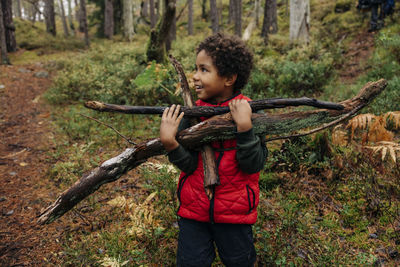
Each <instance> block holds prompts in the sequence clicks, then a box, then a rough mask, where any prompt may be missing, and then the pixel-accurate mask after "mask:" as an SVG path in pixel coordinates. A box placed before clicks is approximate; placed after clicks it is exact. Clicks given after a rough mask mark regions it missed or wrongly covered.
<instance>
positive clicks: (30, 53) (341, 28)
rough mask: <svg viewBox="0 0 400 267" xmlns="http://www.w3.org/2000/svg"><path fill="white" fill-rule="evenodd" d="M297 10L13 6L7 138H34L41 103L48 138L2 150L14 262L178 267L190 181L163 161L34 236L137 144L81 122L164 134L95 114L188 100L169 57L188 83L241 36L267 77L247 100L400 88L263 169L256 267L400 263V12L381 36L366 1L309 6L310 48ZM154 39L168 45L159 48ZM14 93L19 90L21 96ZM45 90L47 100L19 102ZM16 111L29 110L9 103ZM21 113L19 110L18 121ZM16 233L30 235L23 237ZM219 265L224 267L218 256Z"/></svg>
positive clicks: (254, 81)
mask: <svg viewBox="0 0 400 267" xmlns="http://www.w3.org/2000/svg"><path fill="white" fill-rule="evenodd" d="M292 2H298V3H300V4H301V3H308V2H307V1H279V0H278V1H274V0H271V1H268V0H267V1H265V3H262V2H261V1H250V0H249V1H234V0H231V1H228V0H219V1H215V0H214V1H205V0H199V1H190V0H188V1H183V0H178V1H176V2H174V1H167V0H165V1H159V0H158V1H153V0H148V1H137V0H123V1H122V0H114V1H113V0H105V1H100V0H90V1H88V2H87V3H86V1H85V0H80V1H76V0H75V1H65V0H57V1H50V0H46V1H37V0H29V1H28V0H20V1H12V2H11V1H8V0H1V3H2V6H3V7H4V6H7V5H8V7H10V5H9V4H10V3H12V6H11V8H12V11H13V12H12V13H13V14H14V15H12V16H11V17H12V24H10V23H9V21H8V22H7V20H6V17H7V14H6V15H5V16H3V17H4V19H3V22H4V25H3V29H6V30H8V33H10V34H11V33H14V38H15V41H14V42H12V41H10V40H12V37H7V36H6V39H5V40H4V41H5V42H6V43H5V46H7V52H8V53H7V54H5V53H4V52H5V49H2V62H3V63H5V64H7V63H11V64H12V65H3V66H0V71H1V72H0V96H1V100H2V106H4V107H5V108H4V109H3V110H2V111H1V114H0V115H1V123H2V125H1V127H0V129H1V133H2V134H4V136H5V137H7V138H11V137H10V136H11V135H13V136H16V138H18V135H19V134H21V131H14V130H12V129H18V128H13V127H19V125H18V124H19V123H21V124H22V119H21V118H20V117H21V116H22V117H23V116H25V115H26V114H25V113H24V112H25V111H24V110H23V107H26V108H29V107H30V106H32V105H35V107H36V106H37V107H38V110H39V111H36V112H38V118H40V124H39V125H36V126H38V129H40V131H41V133H42V134H41V135H43V136H45V137H46V139H45V141H41V140H40V138H38V139H37V140H33V141H31V144H24V146H22V145H21V143H17V144H19V146H16V145H12V144H11V143H7V142H8V141H7V140H8V139H7V138H4V139H3V140H5V141H4V144H2V145H4V146H3V147H2V150H1V153H0V167H1V168H2V169H1V170H2V173H3V174H4V175H3V176H2V178H1V179H2V180H1V183H2V185H3V186H2V187H1V188H2V189H1V194H0V201H1V202H3V203H4V206H3V207H2V228H1V229H5V230H3V231H2V232H0V237H1V240H2V243H3V245H0V251H1V256H0V264H1V265H5V266H8V265H13V264H18V263H21V262H22V263H24V264H25V263H26V264H27V265H30V264H32V265H42V264H46V262H47V264H61V265H67V266H69V265H70V266H87V265H90V266H91V265H94V266H149V265H150V266H152V265H161V266H173V265H174V263H175V256H176V254H175V253H176V244H177V234H178V227H177V216H176V210H177V207H178V201H177V197H176V184H177V178H178V170H177V169H176V168H175V167H174V166H172V165H170V164H169V163H168V161H167V159H166V158H165V157H163V156H160V157H155V158H152V159H150V160H149V161H148V162H147V163H145V164H143V165H141V166H140V167H138V168H136V169H134V170H132V171H131V172H129V173H128V174H127V175H125V176H123V177H122V178H121V179H120V180H118V181H116V182H115V183H111V184H108V185H105V186H103V187H102V188H100V189H99V191H97V192H96V193H94V194H92V195H91V196H90V197H88V198H87V199H86V200H84V201H83V202H82V203H80V204H79V205H78V206H77V207H76V208H75V209H74V210H73V211H71V212H69V213H67V214H66V215H64V216H63V217H62V218H61V219H59V220H58V221H57V222H55V223H54V224H53V225H51V226H40V227H39V226H33V225H34V224H35V216H36V215H38V214H39V213H40V209H41V208H44V207H46V206H47V205H48V204H49V203H51V202H52V201H54V200H55V198H56V197H57V195H58V194H59V193H61V192H62V191H63V190H65V189H66V188H68V187H69V186H71V185H72V184H73V183H74V182H75V181H76V180H78V179H79V178H80V177H81V176H82V174H83V173H85V172H87V171H89V170H91V169H92V168H94V167H96V166H98V165H99V164H100V163H101V162H103V161H105V160H107V159H109V158H111V157H112V156H115V155H116V154H117V153H119V152H120V151H122V150H123V149H124V148H126V147H129V146H131V145H130V144H128V143H127V142H126V141H125V140H124V139H122V138H121V137H119V136H118V135H117V134H116V133H115V132H114V131H112V130H111V129H109V128H107V127H105V126H104V125H102V124H99V123H97V122H95V121H93V120H90V119H88V118H87V117H84V116H81V114H84V115H88V116H91V117H95V118H97V119H99V120H101V121H103V122H105V123H107V124H109V125H112V126H113V127H115V128H117V129H118V131H120V132H121V133H122V134H123V135H125V136H127V137H129V138H130V139H131V140H133V141H135V142H140V141H144V140H146V139H148V138H150V137H157V136H158V130H159V123H160V117H159V116H156V115H154V116H150V115H146V116H142V115H135V116H131V115H121V114H111V113H98V112H95V111H91V110H87V109H85V108H84V107H83V103H84V102H85V101H87V100H98V101H104V102H108V103H114V104H131V105H160V106H167V105H170V104H172V103H181V104H182V99H181V96H180V95H179V88H180V84H179V81H178V76H177V73H176V71H175V69H174V68H173V66H172V65H171V64H170V63H169V62H168V60H166V55H167V53H171V54H172V55H173V56H175V57H176V58H177V59H178V60H179V61H180V62H181V63H182V65H183V67H184V69H185V71H186V74H187V76H188V77H189V78H190V77H191V76H192V75H193V66H194V62H195V56H196V55H195V47H196V46H197V45H198V43H199V42H200V41H201V40H203V39H204V38H205V37H207V36H209V35H210V34H212V33H213V32H215V31H219V30H220V31H225V32H227V33H230V34H236V35H239V36H241V37H242V38H243V39H244V40H246V43H247V45H248V46H249V47H250V49H251V50H252V51H253V53H254V56H255V68H254V71H253V72H252V75H251V78H250V81H249V84H248V85H247V86H246V87H245V89H244V90H243V93H244V94H246V95H248V96H249V97H251V98H252V99H262V98H271V97H299V96H303V95H305V96H308V97H315V98H318V99H321V100H327V101H334V102H339V101H342V100H345V99H347V98H351V97H353V96H355V95H356V94H357V93H358V91H359V90H360V89H361V88H362V87H363V85H364V84H365V83H366V82H369V81H376V80H379V79H381V78H384V79H386V80H387V81H388V86H387V88H386V89H385V90H384V92H383V93H381V94H380V95H379V96H378V98H377V99H376V100H374V102H372V103H371V104H370V105H369V106H368V107H367V108H365V109H364V110H362V114H360V115H358V116H356V117H355V118H353V119H352V120H350V121H349V122H345V123H343V124H341V125H338V126H336V127H335V128H333V129H328V130H324V131H321V132H319V133H316V134H313V135H311V136H305V137H300V138H292V139H288V140H283V141H273V142H269V143H268V144H267V146H268V149H269V151H270V154H269V157H268V159H267V162H266V166H265V169H264V170H263V171H262V172H261V177H260V188H261V193H260V194H261V196H260V205H259V208H258V212H259V217H258V221H257V223H256V224H255V225H254V228H253V231H254V235H255V246H256V249H257V255H258V259H257V264H258V266H274V265H277V266H281V265H283V266H286V265H287V266H298V265H323V266H325V265H345V266H347V265H356V266H372V265H374V266H384V265H385V266H386V265H387V266H397V265H399V263H400V255H399V252H400V205H399V202H400V198H399V197H400V166H399V163H398V162H399V156H400V152H399V151H400V145H399V128H400V104H399V103H400V78H399V75H398V74H399V73H400V35H399V32H400V23H399V13H398V11H399V10H398V7H397V10H395V13H394V14H393V15H392V16H389V17H387V18H385V27H384V28H383V29H382V30H380V31H379V32H373V33H368V31H367V29H368V26H369V25H368V24H369V16H370V13H369V12H360V11H359V10H357V9H356V1H348V0H337V1H328V0H319V1H316V0H315V1H314V0H311V2H310V6H309V7H310V17H309V24H308V26H307V27H306V32H303V33H302V38H300V39H297V38H294V37H293V35H291V33H290V32H291V23H290V13H291V11H292V10H291V8H290V4H291V3H292ZM171 3H172V4H176V12H175V13H174V15H173V16H171V17H166V18H167V20H169V21H168V23H169V25H170V28H169V30H168V32H161V29H162V27H161V25H162V22H163V19H162V18H163V15H165V14H166V12H167V11H168V8H166V7H168V5H169V4H171ZM64 5H65V6H64ZM51 6H53V9H51ZM62 7H63V8H62ZM82 7H84V8H82ZM127 10H128V11H127ZM268 12H269V13H268ZM292 12H295V11H292ZM3 13H4V12H3ZM5 13H7V12H5ZM85 13H86V15H85ZM170 18H172V20H170ZM164 22H165V20H164ZM7 25H8V26H7ZM292 26H293V25H292ZM0 27H1V24H0ZM61 29H62V30H61ZM152 30H153V34H154V33H159V34H161V35H160V36H163V38H161V39H160V38H158V39H157V38H156V39H154V40H152V39H151V38H150V36H151V32H152ZM158 30H160V31H158ZM7 38H8V39H7ZM3 39H4V38H3ZM2 42H3V41H2ZM152 42H153V45H154V44H155V45H154V46H151V44H152ZM157 42H159V43H157ZM1 47H4V42H3V43H2V46H1ZM164 48H165V49H166V50H165V51H164ZM166 51H168V52H167V53H165V54H163V53H164V52H166ZM160 55H161V56H160ZM37 80H39V83H38V84H36V81H37ZM41 81H43V83H40V82H41ZM15 84H16V85H17V86H18V90H19V91H20V92H21V94H20V95H18V97H17V95H16V94H15V95H14V98H12V97H13V91H16V88H14V85H15ZM35 86H36V87H37V94H36V95H34V96H32V99H28V100H29V101H28V102H26V103H28V104H21V103H25V102H21V101H23V100H24V99H23V98H24V97H23V96H24V94H26V95H29V97H30V93H29V92H30V91H35V92H36V89H35V88H36V87H35ZM32 88H33V89H32ZM21 96H22V97H21ZM29 97H27V98H29ZM10 99H13V101H15V102H13V103H7V101H10ZM21 106H22V107H21ZM7 107H10V109H7ZM39 107H40V108H39ZM12 108H14V109H19V108H21V111H19V112H20V113H18V114H14V115H15V116H14V115H13V116H14V117H12V116H9V115H8V113H10V114H13V112H12ZM297 109H299V108H297ZM289 110H293V109H289ZM268 112H283V111H282V110H272V111H268ZM39 113H40V114H39ZM21 114H22V115H21ZM18 116H20V117H18ZM32 116H36V115H32ZM35 118H36V117H35ZM32 121H35V120H33V119H32ZM24 123H27V125H28V126H30V124H29V123H32V122H30V121H24ZM10 129H11V130H10ZM35 129H36V128H35ZM22 132H23V131H22ZM21 135H22V134H21ZM21 142H22V141H21ZM4 147H5V149H3V148H4ZM38 147H40V149H38ZM30 149H31V150H30ZM35 149H36V150H35ZM32 151H40V153H38V154H32V153H33V152H32ZM29 153H31V154H32V155H35V156H36V157H38V159H39V160H40V165H35V164H34V162H33V161H32V159H31V157H29V155H30V154H29ZM22 155H25V157H24V158H21V157H22ZM31 161H32V162H31ZM38 168H42V170H43V171H41V173H40V174H38V173H36V169H38ZM22 174H25V176H26V177H28V178H29V179H28V180H30V183H31V184H32V186H31V187H27V189H26V190H27V191H29V192H30V194H31V192H37V193H35V195H34V196H32V195H30V194H26V195H24V194H21V192H20V191H18V190H16V191H13V190H14V189H13V188H14V187H13V186H11V184H12V183H18V182H15V180H17V179H18V181H19V179H21V181H22V182H21V184H19V186H21V185H25V184H24V183H25V182H26V181H25V180H26V179H25V178H24V177H21V175H22ZM27 191H25V192H27ZM18 192H19V193H18ZM18 194H19V195H18ZM22 199H25V200H26V199H28V200H26V201H25V202H22ZM24 203H25V204H26V203H28V204H26V206H24ZM3 219H4V220H3ZM15 222H17V223H18V225H22V226H20V227H19V228H18V229H15V228H12V227H15V225H16V223H15ZM3 226H4V227H3ZM24 227H27V228H26V229H30V230H29V231H25V230H24V231H22V229H25V228H24ZM32 229H33V230H32ZM43 233H46V237H45V238H44V236H43ZM27 237H28V238H27ZM22 239H24V240H25V241H24V242H22V241H21V242H18V241H19V240H22ZM23 243H24V244H23ZM214 264H215V266H220V265H221V262H220V259H219V258H217V259H216V260H215V263H214Z"/></svg>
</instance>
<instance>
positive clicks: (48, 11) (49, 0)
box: [44, 0, 56, 36]
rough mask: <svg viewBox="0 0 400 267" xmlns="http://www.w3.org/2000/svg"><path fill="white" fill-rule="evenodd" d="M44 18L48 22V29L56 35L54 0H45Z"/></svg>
mask: <svg viewBox="0 0 400 267" xmlns="http://www.w3.org/2000/svg"><path fill="white" fill-rule="evenodd" d="M44 20H45V22H46V31H47V32H48V33H51V34H52V35H54V36H56V19H55V12H54V0H45V6H44Z"/></svg>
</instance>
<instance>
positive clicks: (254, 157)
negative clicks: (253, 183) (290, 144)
mask: <svg viewBox="0 0 400 267" xmlns="http://www.w3.org/2000/svg"><path fill="white" fill-rule="evenodd" d="M236 138H237V152H236V159H237V161H238V163H239V168H240V169H241V170H242V171H244V172H245V173H249V174H252V173H256V172H259V171H261V170H262V168H263V167H264V164H265V160H266V158H267V156H268V150H267V147H266V145H265V137H264V136H262V137H259V136H256V135H255V134H254V131H253V128H251V129H250V130H248V131H247V132H241V133H236Z"/></svg>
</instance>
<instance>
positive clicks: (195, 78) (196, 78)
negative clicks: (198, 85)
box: [193, 71, 199, 81]
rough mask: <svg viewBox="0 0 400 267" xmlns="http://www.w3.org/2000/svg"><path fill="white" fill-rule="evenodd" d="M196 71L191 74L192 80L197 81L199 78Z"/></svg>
mask: <svg viewBox="0 0 400 267" xmlns="http://www.w3.org/2000/svg"><path fill="white" fill-rule="evenodd" d="M197 73H198V71H196V72H195V73H194V75H193V80H195V81H198V80H199V76H198V74H197Z"/></svg>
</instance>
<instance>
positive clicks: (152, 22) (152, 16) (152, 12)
mask: <svg viewBox="0 0 400 267" xmlns="http://www.w3.org/2000/svg"><path fill="white" fill-rule="evenodd" d="M155 26H156V13H155V6H154V0H150V28H151V29H154V27H155Z"/></svg>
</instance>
